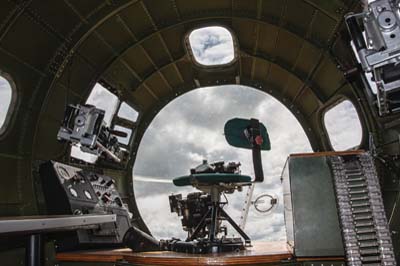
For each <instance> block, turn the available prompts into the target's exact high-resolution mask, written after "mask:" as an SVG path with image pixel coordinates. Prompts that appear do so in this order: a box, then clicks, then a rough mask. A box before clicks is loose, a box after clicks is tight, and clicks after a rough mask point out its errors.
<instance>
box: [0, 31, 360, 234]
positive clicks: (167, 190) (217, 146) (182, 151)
mask: <svg viewBox="0 0 400 266" xmlns="http://www.w3.org/2000/svg"><path fill="white" fill-rule="evenodd" d="M190 41H191V46H192V48H193V53H194V55H195V56H196V58H197V59H198V60H199V62H200V63H202V64H208V65H209V64H222V63H227V62H229V61H231V60H232V58H233V46H232V37H231V36H230V34H229V32H228V31H227V30H225V29H221V28H218V27H212V28H207V29H205V30H204V31H194V32H193V34H192V35H191V36H190ZM10 98H11V90H10V88H9V86H7V83H6V81H5V80H4V79H2V78H0V126H1V125H2V123H3V120H4V118H5V115H6V112H7V109H8V104H9V100H10ZM87 102H88V103H91V104H94V105H96V106H97V107H98V108H102V109H104V110H105V111H106V118H105V120H106V122H108V123H109V122H110V120H111V117H112V115H113V113H114V112H115V108H116V105H117V103H118V100H117V98H116V97H114V96H113V95H112V94H111V93H109V92H108V91H106V90H105V89H104V88H102V87H101V86H100V85H96V87H95V89H94V90H93V92H92V94H91V95H90V97H89V99H88V101H87ZM119 115H120V116H124V117H127V118H131V119H132V120H136V117H137V113H136V112H134V111H133V110H131V109H130V108H127V107H124V110H123V111H120V113H119ZM234 117H241V118H252V117H253V118H258V119H259V120H260V121H261V122H263V123H264V124H265V125H266V127H267V129H268V131H269V135H270V139H271V147H272V149H271V151H265V152H263V154H262V156H263V167H264V174H265V181H264V183H262V184H257V185H256V187H255V192H254V198H255V197H257V196H258V195H261V194H263V193H269V194H273V195H276V196H277V197H278V199H279V204H278V207H277V208H276V209H275V210H274V211H273V212H271V213H270V214H268V215H265V214H264V215H262V214H259V213H257V212H256V211H255V209H254V207H251V209H250V212H249V218H248V222H247V225H246V230H245V231H246V232H247V233H248V234H249V235H250V237H251V238H252V239H253V240H284V239H285V237H286V236H285V228H284V216H283V204H282V186H281V182H280V174H281V171H282V168H283V166H284V164H285V161H286V158H287V156H288V155H289V154H290V153H296V152H309V151H311V148H310V145H309V142H308V140H307V137H306V135H305V134H304V131H303V129H302V128H301V126H300V124H299V123H298V121H297V120H296V119H295V117H294V116H293V115H292V114H291V113H290V112H289V111H288V110H287V109H286V108H285V107H284V106H283V105H282V104H280V103H279V102H278V101H277V100H275V99H274V98H273V97H271V96H269V95H268V94H266V93H263V92H261V91H258V90H256V89H253V88H249V87H244V86H237V85H229V86H218V87H208V88H201V89H198V90H195V91H192V92H189V93H187V94H185V95H182V96H180V97H179V98H177V99H175V100H174V101H172V102H171V103H170V104H168V105H167V106H166V107H165V108H164V109H163V110H162V111H161V112H160V113H159V114H158V115H157V116H156V118H155V119H154V121H153V122H152V123H151V125H150V126H149V128H148V130H147V131H146V133H145V135H144V137H143V140H142V143H145V145H140V147H139V151H138V155H137V160H136V164H135V167H134V169H133V174H134V177H138V178H137V179H136V181H134V189H135V193H136V197H137V202H138V206H139V210H140V213H141V215H142V216H143V218H144V220H145V222H146V223H147V224H148V226H149V228H150V230H151V231H152V233H153V234H154V236H155V237H157V238H170V237H180V238H185V237H186V233H185V232H184V231H183V230H182V227H181V225H180V218H179V217H178V216H177V215H176V214H175V213H170V210H169V203H168V196H169V195H170V194H171V193H182V194H183V195H184V196H185V195H186V194H187V193H189V192H191V191H195V189H194V188H190V187H185V188H177V187H174V186H173V185H172V184H171V183H168V182H170V181H171V180H172V179H173V178H174V177H177V176H181V175H186V174H188V173H189V169H190V168H193V167H195V166H197V165H198V164H200V163H201V162H202V160H203V159H207V160H208V161H209V162H213V161H218V160H225V161H240V162H241V163H242V167H241V168H242V173H243V174H248V175H253V169H252V161H251V151H249V150H243V149H237V148H234V147H230V146H229V145H228V144H227V143H226V141H225V138H224V136H223V128H224V124H225V122H226V121H227V120H229V119H231V118H234ZM325 121H326V127H327V129H328V131H329V133H330V134H331V142H332V143H333V145H334V147H335V148H337V149H347V148H350V147H353V146H355V145H357V144H358V143H359V140H360V134H361V127H360V126H359V122H358V117H357V114H356V113H355V110H354V107H353V106H352V105H351V103H349V102H344V103H343V104H340V105H338V106H337V107H336V108H335V111H332V112H328V113H327V115H326V117H325ZM74 152H75V153H79V150H78V151H77V150H75V151H74ZM78 155H79V154H78ZM146 178H147V180H150V178H156V179H162V180H164V181H165V182H166V183H154V182H143V181H141V180H143V179H146ZM139 179H140V180H139ZM244 198H245V191H243V192H236V193H234V194H233V195H228V199H229V205H228V206H227V207H226V209H227V212H228V213H229V214H231V216H232V217H233V218H234V220H236V221H237V222H239V217H240V211H241V209H242V207H243V204H244ZM254 198H253V199H254ZM229 233H230V235H231V234H233V233H235V232H234V231H233V230H230V231H229Z"/></svg>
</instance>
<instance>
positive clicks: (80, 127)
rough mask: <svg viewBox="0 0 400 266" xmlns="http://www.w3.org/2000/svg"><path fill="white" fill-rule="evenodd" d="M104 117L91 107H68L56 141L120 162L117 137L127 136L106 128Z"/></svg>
mask: <svg viewBox="0 0 400 266" xmlns="http://www.w3.org/2000/svg"><path fill="white" fill-rule="evenodd" d="M104 115H105V112H104V110H101V109H98V108H96V107H95V106H93V105H68V106H67V109H66V110H65V114H64V120H63V123H62V126H61V128H60V130H59V131H58V134H57V139H58V140H59V141H67V142H70V143H71V144H73V145H79V146H80V149H81V151H83V152H87V153H91V154H94V155H98V156H101V155H103V154H105V155H106V158H109V159H111V160H113V161H115V162H117V163H119V162H121V157H122V153H123V151H122V150H121V149H120V146H119V142H118V138H117V136H119V137H126V136H127V135H126V133H125V132H121V131H116V130H112V129H110V128H109V127H107V125H106V123H105V122H104Z"/></svg>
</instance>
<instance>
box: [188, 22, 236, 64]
mask: <svg viewBox="0 0 400 266" xmlns="http://www.w3.org/2000/svg"><path fill="white" fill-rule="evenodd" d="M189 42H190V46H191V47H192V51H193V55H194V57H195V59H196V60H197V61H198V62H199V63H200V64H203V65H219V64H226V63H229V62H230V61H232V60H233V58H234V48H233V40H232V35H231V34H230V32H229V31H228V30H227V29H225V28H222V27H206V28H200V29H196V30H194V31H192V33H191V34H190V35H189Z"/></svg>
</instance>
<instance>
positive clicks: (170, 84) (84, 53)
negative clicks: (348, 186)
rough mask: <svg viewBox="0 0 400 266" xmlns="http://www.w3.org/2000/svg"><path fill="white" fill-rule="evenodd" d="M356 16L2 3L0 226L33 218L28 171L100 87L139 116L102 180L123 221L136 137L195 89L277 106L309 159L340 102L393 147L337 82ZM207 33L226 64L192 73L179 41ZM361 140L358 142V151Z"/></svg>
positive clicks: (167, 0)
mask: <svg viewBox="0 0 400 266" xmlns="http://www.w3.org/2000/svg"><path fill="white" fill-rule="evenodd" d="M361 8H362V7H361V3H360V1H357V0H190V1H189V0H142V1H138V0H52V1H49V0H7V1H6V0H4V1H1V3H0V18H1V19H0V20H1V24H0V69H1V71H4V72H6V73H8V74H10V76H11V77H12V78H13V80H14V82H15V84H16V93H17V102H16V104H15V108H14V109H15V112H13V113H12V117H11V123H9V125H8V128H7V130H6V132H5V134H3V135H1V136H0V166H2V169H3V175H5V176H12V177H15V178H12V179H11V178H2V179H1V181H0V182H1V184H0V186H2V187H8V188H9V189H7V190H6V191H4V194H3V196H2V197H0V210H1V215H16V214H35V213H38V212H40V200H41V199H40V192H38V190H37V188H36V186H37V184H36V183H35V182H36V181H35V175H34V174H32V166H33V167H35V164H36V162H37V160H48V159H58V160H61V159H62V158H64V156H65V154H66V151H67V147H66V146H65V145H63V144H61V143H58V142H57V140H56V133H57V131H58V128H59V126H60V121H61V119H62V117H63V112H64V108H65V105H66V103H67V102H68V103H78V102H84V101H85V100H86V97H87V96H88V95H89V93H90V90H91V89H92V87H93V86H94V84H95V83H96V82H98V81H100V82H101V83H102V84H104V85H105V86H106V87H108V88H109V89H110V90H111V91H113V92H114V93H116V94H117V95H118V96H119V97H120V98H121V99H122V100H124V101H127V102H128V103H130V104H131V105H132V106H135V107H136V109H137V110H138V111H140V113H141V118H140V119H139V121H138V124H137V125H135V126H136V127H137V129H136V136H135V139H134V140H133V141H132V143H131V145H132V146H131V148H132V159H131V160H130V162H129V164H128V165H127V167H126V168H125V169H122V170H121V169H119V170H118V169H117V170H115V169H114V170H110V169H105V171H114V172H113V174H114V175H117V176H120V180H122V181H121V184H122V185H121V189H122V193H123V194H124V195H125V198H126V200H128V201H129V203H130V207H131V209H132V208H133V209H135V207H136V205H135V202H134V195H133V189H132V179H131V172H130V169H131V167H132V165H133V163H134V160H135V151H136V149H137V147H138V145H139V142H140V139H141V136H142V134H143V133H144V131H145V129H146V128H147V126H148V125H149V123H150V122H151V120H152V119H153V117H154V116H155V115H156V114H157V112H158V111H159V110H161V108H162V107H163V106H165V105H166V104H167V103H168V102H169V101H171V100H172V99H174V98H175V97H177V96H178V95H180V94H183V93H185V92H187V91H190V90H192V89H195V88H198V87H203V86H211V85H222V84H243V85H249V86H253V87H255V88H257V89H260V90H262V91H265V92H267V93H269V94H271V95H273V96H275V97H276V98H277V99H278V100H280V101H281V102H282V103H283V104H285V105H286V106H287V107H288V108H289V109H290V110H291V111H292V112H293V114H294V115H295V116H296V117H297V118H298V119H299V121H300V123H301V124H302V126H303V128H304V130H305V132H306V134H307V135H308V137H309V140H310V142H311V145H312V147H313V148H314V150H329V149H331V148H330V144H329V140H328V138H327V136H326V133H325V130H324V127H323V123H322V117H323V113H324V110H326V108H327V107H328V106H331V105H332V104H333V103H335V102H336V101H338V100H339V99H341V98H342V97H347V98H348V99H350V100H351V101H352V102H353V103H354V105H355V107H356V109H357V110H358V112H359V115H360V118H361V120H362V121H361V122H362V125H363V127H364V132H372V133H373V134H374V137H376V139H377V140H379V139H381V140H386V139H390V137H392V135H393V137H395V136H396V134H395V133H393V134H392V133H391V132H390V131H384V132H383V131H379V130H380V128H379V123H378V122H379V121H378V120H377V119H375V118H376V116H375V111H374V110H373V108H371V107H370V106H369V105H368V102H367V100H366V97H365V95H364V93H363V90H362V88H361V87H360V86H361V85H360V83H357V82H352V83H349V82H348V81H347V80H346V79H345V78H344V75H343V72H342V70H347V69H349V68H352V67H354V65H355V64H354V62H355V61H354V56H353V55H352V53H351V49H350V46H349V39H348V36H347V33H346V29H345V26H344V24H343V16H344V15H345V14H346V13H348V12H350V11H357V10H360V9H361ZM209 25H220V26H223V27H226V28H227V29H229V30H230V31H231V32H232V35H233V38H234V41H235V49H236V51H235V54H236V57H235V60H234V61H233V62H232V63H230V64H228V65H224V66H218V67H204V66H200V65H198V64H195V63H194V61H193V57H192V56H191V55H190V53H189V52H188V47H187V42H186V38H187V36H188V34H189V33H190V32H191V30H193V29H195V28H199V27H203V26H209ZM394 132H397V131H394ZM367 140H368V136H367V135H366V134H364V140H363V142H362V145H361V147H364V146H365V145H366V144H367ZM391 147H392V146H390V145H388V146H386V149H388V150H390V149H392V148H391ZM396 147H397V146H396ZM392 152H397V148H396V149H394V148H393V149H392ZM124 184H125V185H126V186H123V185H124ZM38 202H39V203H38Z"/></svg>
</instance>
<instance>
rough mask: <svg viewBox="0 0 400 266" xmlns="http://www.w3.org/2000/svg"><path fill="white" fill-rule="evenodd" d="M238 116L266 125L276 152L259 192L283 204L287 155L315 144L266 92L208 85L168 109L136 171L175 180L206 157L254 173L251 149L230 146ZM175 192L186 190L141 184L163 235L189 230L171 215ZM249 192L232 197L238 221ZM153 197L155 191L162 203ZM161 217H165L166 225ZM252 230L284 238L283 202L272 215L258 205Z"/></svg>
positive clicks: (144, 209) (149, 216) (147, 213)
mask: <svg viewBox="0 0 400 266" xmlns="http://www.w3.org/2000/svg"><path fill="white" fill-rule="evenodd" d="M236 116H238V117H247V118H250V117H256V118H259V119H260V120H261V121H262V122H264V123H265V124H266V126H267V128H268V130H269V134H270V138H271V142H272V150H271V151H268V152H264V153H263V163H264V172H265V176H266V178H265V182H264V183H263V184H257V186H256V189H255V193H254V195H255V196H258V195H260V194H262V193H266V192H268V193H270V194H276V195H277V196H278V197H279V201H280V204H282V196H281V194H282V192H281V191H282V190H281V184H280V179H279V177H278V176H279V175H280V173H281V171H282V167H283V165H284V163H285V160H286V157H287V156H288V154H290V153H292V152H304V151H310V150H311V148H310V146H309V143H308V140H307V138H306V136H305V134H304V132H303V130H302V128H301V126H300V125H299V123H298V122H297V120H296V119H295V118H294V116H293V115H292V114H291V113H290V112H289V111H288V110H287V109H286V108H285V107H284V106H283V105H282V104H280V103H279V102H278V101H277V100H275V99H273V98H272V97H271V96H268V95H267V94H265V93H263V92H260V91H257V90H255V89H250V88H247V87H242V86H221V87H210V88H202V89H201V90H197V91H193V92H190V93H187V94H185V95H183V96H181V97H180V98H178V99H176V100H175V101H174V102H172V103H171V104H169V105H168V106H167V107H165V109H163V110H162V111H161V112H160V114H158V115H157V117H156V118H155V119H154V121H153V123H152V125H151V126H150V127H149V129H148V130H147V132H146V133H145V135H144V137H143V140H142V143H147V144H146V145H141V146H140V148H139V151H138V156H137V161H136V164H135V168H134V175H135V174H138V175H143V176H146V175H147V176H156V177H163V178H166V179H172V178H173V177H175V176H179V175H182V174H187V173H188V171H189V169H190V168H192V167H194V166H196V165H197V164H199V163H201V159H203V158H207V159H209V160H210V161H213V160H220V159H225V161H229V160H233V161H241V163H242V172H243V174H250V175H252V173H253V169H252V159H251V152H250V151H248V150H243V149H236V148H233V147H230V146H229V145H228V144H227V143H226V141H225V139H224V136H223V135H222V133H223V126H224V124H225V122H226V121H227V120H228V119H230V118H232V117H236ZM148 143H151V145H148ZM190 190H192V191H193V190H194V189H193V188H191V189H190V188H189V190H186V192H185V193H183V194H184V195H185V194H186V193H187V191H190ZM245 190H246V189H245ZM171 192H173V193H181V191H180V190H179V189H177V188H173V187H172V186H171V185H169V184H154V183H152V184H146V183H143V182H140V184H139V182H135V193H136V195H137V199H138V205H139V208H140V211H141V214H142V215H143V217H144V220H145V221H146V222H147V223H148V225H149V227H150V229H151V230H152V232H153V233H154V235H155V236H157V237H160V238H161V237H171V236H182V234H184V233H183V231H182V228H181V225H180V222H179V219H178V220H177V219H176V218H177V217H174V215H175V216H176V214H172V216H171V214H170V213H169V206H168V195H169V194H170V193H171ZM245 194H246V192H245V191H243V192H241V193H234V194H233V195H228V199H229V203H230V204H229V205H228V206H227V211H228V212H229V213H230V214H231V215H232V217H233V218H234V219H235V220H238V219H239V218H240V211H241V209H242V207H243V202H244V197H245ZM149 195H154V197H156V198H157V202H155V201H154V200H153V197H152V196H149ZM157 217H162V219H163V225H162V226H161V225H160V224H159V219H160V218H157ZM165 224H168V226H169V229H166V228H165ZM171 228H175V229H174V230H172V229H171ZM247 228H248V229H247V230H246V231H248V232H249V235H251V236H252V238H253V239H260V240H261V239H263V240H278V239H282V238H283V239H284V236H285V233H284V232H285V229H284V219H283V208H282V207H281V206H279V207H278V208H276V209H275V212H274V214H271V215H267V216H265V215H260V214H257V213H256V212H255V210H254V208H252V209H251V210H250V213H249V219H248V225H247ZM165 230H166V231H165ZM166 232H168V234H169V235H167V234H166ZM170 233H172V235H171V234H170ZM231 233H233V230H232V231H231Z"/></svg>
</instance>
